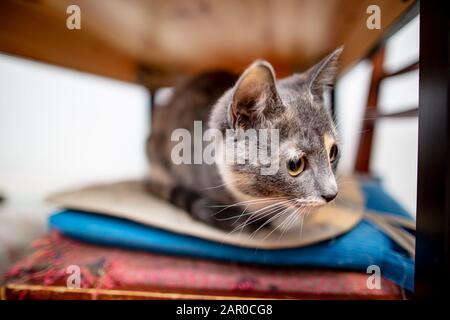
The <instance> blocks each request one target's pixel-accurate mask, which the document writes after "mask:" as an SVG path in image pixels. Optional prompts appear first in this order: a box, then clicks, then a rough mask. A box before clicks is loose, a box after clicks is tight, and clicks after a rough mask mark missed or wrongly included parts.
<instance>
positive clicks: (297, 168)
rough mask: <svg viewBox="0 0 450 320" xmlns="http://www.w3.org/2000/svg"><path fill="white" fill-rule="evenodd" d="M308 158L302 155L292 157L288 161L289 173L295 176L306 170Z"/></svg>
mask: <svg viewBox="0 0 450 320" xmlns="http://www.w3.org/2000/svg"><path fill="white" fill-rule="evenodd" d="M305 164H306V160H305V157H301V158H298V159H291V160H289V161H288V162H287V164H286V166H287V170H288V172H289V174H290V175H291V176H293V177H296V176H298V175H299V174H300V173H302V172H303V170H305Z"/></svg>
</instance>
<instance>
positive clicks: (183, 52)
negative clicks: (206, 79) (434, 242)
mask: <svg viewBox="0 0 450 320" xmlns="http://www.w3.org/2000/svg"><path fill="white" fill-rule="evenodd" d="M413 2H414V1H413V0H409V1H408V0H406V1H394V0H373V1H372V0H370V1H369V0H365V1H360V0H328V1H326V2H323V1H315V0H303V1H298V0H281V1H280V0H265V1H260V0H247V1H241V0H227V1H216V0H192V1H183V0H173V1H158V0H149V1H144V0H128V1H121V0H108V1H107V2H106V1H92V0H46V1H43V0H41V1H12V0H4V1H2V2H1V4H0V20H1V21H0V27H1V29H0V51H4V52H9V53H12V54H18V55H22V56H26V57H31V58H35V59H39V60H43V61H46V62H51V63H55V64H59V65H63V66H68V67H72V68H75V69H79V70H86V71H89V72H93V73H98V74H103V75H108V76H111V77H115V78H119V79H123V80H128V81H137V77H136V70H137V66H140V67H139V69H140V70H149V71H150V72H151V73H152V74H156V75H157V77H158V78H160V77H162V78H165V79H166V80H167V79H169V80H168V81H169V82H170V81H173V80H170V79H172V75H180V74H184V75H186V74H193V73H197V72H201V71H205V70H210V69H228V70H233V71H241V70H242V69H243V68H244V67H245V66H247V65H248V64H249V63H251V62H252V61H253V60H255V59H258V58H262V59H267V60H269V61H270V62H272V63H273V65H274V67H275V69H276V70H277V74H278V75H279V76H285V75H287V74H289V73H291V72H293V71H300V70H304V69H305V68H307V67H309V66H311V65H312V64H314V63H316V62H317V61H319V60H320V59H321V58H322V57H323V56H325V55H326V54H327V53H328V52H330V51H332V50H334V49H335V48H336V47H338V46H341V45H342V44H344V45H345V48H346V49H345V50H344V53H343V56H342V68H341V70H345V69H346V68H347V67H348V66H350V65H351V64H352V63H353V62H355V61H357V60H359V59H361V58H362V57H364V56H365V55H366V54H367V53H368V52H369V51H370V50H371V48H373V46H374V44H375V43H376V42H377V41H378V40H379V39H380V38H381V37H382V35H383V34H384V33H385V31H386V30H387V29H388V28H389V27H390V26H391V25H392V24H393V22H394V21H395V20H396V19H398V17H400V16H401V15H402V14H403V13H404V12H405V11H406V10H407V9H408V8H409V7H410V5H411V4H412V3H413ZM70 4H77V5H79V6H80V8H81V16H82V30H79V31H69V30H67V29H66V28H65V19H66V13H65V11H66V8H67V6H68V5H70ZM370 4H377V5H379V6H380V8H381V12H382V13H381V14H382V29H381V30H368V29H367V27H366V19H367V17H368V15H367V13H366V8H367V6H368V5H370ZM133 73H134V74H133ZM167 75H169V77H167ZM175 78H176V77H175ZM153 82H155V83H157V82H158V81H153Z"/></svg>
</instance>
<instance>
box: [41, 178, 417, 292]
mask: <svg viewBox="0 0 450 320" xmlns="http://www.w3.org/2000/svg"><path fill="white" fill-rule="evenodd" d="M362 189H363V192H364V194H365V196H366V199H367V208H369V209H372V210H380V211H387V212H390V213H393V214H398V215H400V216H404V217H410V216H409V214H408V213H407V212H406V211H405V210H404V209H403V208H402V207H401V206H400V205H399V204H398V203H396V202H395V201H394V200H393V199H392V198H391V197H390V196H389V195H387V194H386V193H385V192H384V191H383V189H382V188H381V186H380V184H379V183H378V182H376V181H374V182H365V183H364V184H363V186H362ZM49 224H50V228H51V229H55V230H58V231H60V232H61V233H63V234H65V235H67V236H70V237H74V238H77V239H80V240H84V241H88V242H93V243H97V244H103V245H111V246H119V247H125V248H133V249H143V250H148V251H153V252H159V253H166V254H175V255H182V256H194V257H203V258H208V259H217V260H224V261H235V262H243V263H252V264H264V265H289V266H313V267H326V268H338V269H347V270H360V271H363V272H366V270H367V267H368V266H369V265H377V266H379V267H380V269H381V273H382V275H383V276H384V277H386V278H388V279H390V280H392V281H394V282H395V283H397V284H399V285H400V286H402V287H404V288H405V289H407V290H410V291H412V290H413V287H414V282H413V281H414V262H413V260H412V259H411V258H409V257H408V256H407V254H406V253H405V252H403V251H402V250H401V249H399V248H398V246H396V245H395V243H393V242H392V241H391V240H390V239H389V238H388V237H387V236H385V235H384V234H383V233H382V232H381V231H380V230H378V229H377V228H376V227H375V226H374V225H372V224H371V223H370V222H368V221H364V220H363V221H361V222H360V223H359V224H358V225H357V226H356V227H355V228H354V229H353V230H351V231H350V232H348V233H346V234H344V235H342V236H339V237H337V238H335V239H332V240H329V241H325V242H321V243H318V244H315V245H311V246H308V247H303V248H293V249H279V250H262V249H249V248H242V247H237V246H232V245H225V244H221V243H216V242H213V241H208V240H203V239H199V238H195V237H191V236H185V235H180V234H175V233H171V232H168V231H164V230H161V229H157V228H152V227H149V226H145V225H142V224H139V223H135V222H131V221H128V220H124V219H119V218H114V217H110V216H105V215H98V214H93V213H87V212H81V211H75V210H63V211H60V212H58V213H56V214H54V215H52V216H51V217H50V218H49Z"/></svg>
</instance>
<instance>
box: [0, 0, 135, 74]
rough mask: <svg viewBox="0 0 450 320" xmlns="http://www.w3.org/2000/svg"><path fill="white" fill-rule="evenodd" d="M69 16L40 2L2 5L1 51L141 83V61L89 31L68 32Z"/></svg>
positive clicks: (8, 0)
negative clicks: (138, 76)
mask: <svg viewBox="0 0 450 320" xmlns="http://www.w3.org/2000/svg"><path fill="white" fill-rule="evenodd" d="M65 19H66V13H65V10H64V11H60V12H58V11H57V12H54V11H52V10H48V8H47V7H45V6H44V5H43V4H42V3H40V2H33V1H27V2H24V1H10V0H4V1H1V2H0V52H5V53H9V54H13V55H18V56H23V57H26V58H30V59H35V60H39V61H43V62H47V63H51V64H56V65H59V66H63V67H68V68H73V69H76V70H80V71H86V72H90V73H94V74H98V75H102V76H106V77H111V78H116V79H119V80H124V81H131V82H135V81H136V80H137V78H136V76H137V72H136V70H137V61H136V60H135V59H133V58H132V57H130V56H129V55H128V54H125V53H123V52H120V51H119V50H117V49H116V48H114V47H112V46H111V45H110V44H109V43H107V42H105V41H103V40H102V39H99V38H98V37H96V36H95V35H93V34H92V33H90V32H89V31H88V30H74V31H71V30H68V29H67V28H66V20H65Z"/></svg>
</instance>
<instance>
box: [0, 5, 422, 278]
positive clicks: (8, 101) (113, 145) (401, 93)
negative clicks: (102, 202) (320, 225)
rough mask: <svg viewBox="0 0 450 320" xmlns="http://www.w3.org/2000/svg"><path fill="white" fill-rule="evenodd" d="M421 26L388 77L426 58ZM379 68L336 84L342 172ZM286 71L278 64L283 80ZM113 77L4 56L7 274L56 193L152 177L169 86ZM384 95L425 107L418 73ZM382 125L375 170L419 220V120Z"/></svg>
mask: <svg viewBox="0 0 450 320" xmlns="http://www.w3.org/2000/svg"><path fill="white" fill-rule="evenodd" d="M86 14H88V13H86ZM418 21H419V17H418V16H416V17H415V18H414V19H413V20H411V21H410V22H409V23H407V24H406V25H404V26H403V27H402V28H401V29H400V30H398V31H397V32H396V33H395V34H393V35H392V36H391V37H390V38H389V39H388V40H387V42H386V55H385V60H384V68H385V69H386V70H391V71H395V70H399V69H401V68H403V67H404V66H407V65H409V64H411V63H413V62H415V61H418V58H419V43H418V41H419V23H418ZM157 32H158V30H153V33H157ZM0 40H1V38H0ZM330 46H331V45H330ZM296 50H298V51H301V50H302V48H297V49H296ZM346 50H351V48H348V47H346ZM0 51H1V50H0ZM304 52H305V55H307V54H309V49H308V48H307V47H305V49H304ZM323 52H324V53H325V51H324V50H323ZM257 54H258V52H256V53H254V55H255V57H257ZM266 58H267V59H268V60H269V61H270V60H271V59H270V56H269V57H266ZM238 65H239V64H238ZM242 65H245V63H244V62H243V63H242ZM275 67H276V64H275ZM305 67H307V65H302V66H301V67H299V69H305ZM276 68H277V67H276ZM372 68H373V67H372V64H371V63H370V61H368V60H367V59H362V60H360V61H358V62H356V63H353V64H351V65H348V66H347V68H346V70H345V72H343V73H342V74H341V76H340V78H339V80H338V82H337V85H336V89H335V104H336V119H337V123H338V126H339V131H340V134H341V140H342V146H343V147H342V149H341V150H342V158H341V162H340V167H339V171H340V173H341V174H350V173H352V172H353V171H354V166H355V159H356V153H357V148H358V142H359V139H360V136H361V131H362V130H363V128H362V119H364V117H365V108H366V104H367V96H368V91H369V85H370V80H371V74H372ZM237 70H239V69H237ZM286 70H287V69H286V68H284V67H283V66H282V65H280V74H281V75H285V74H286V73H289V72H288V71H286ZM193 72H195V71H193ZM113 78H114V77H112V78H110V77H105V76H102V75H93V74H91V73H86V72H82V71H76V70H73V69H68V68H65V67H60V66H56V65H50V64H46V63H43V62H37V61H33V60H29V59H24V58H20V57H18V56H15V55H9V54H6V53H0V194H1V195H2V196H3V197H4V201H3V202H2V204H0V272H2V271H5V269H6V268H7V266H8V265H10V263H11V262H12V261H14V260H15V259H17V258H18V257H19V256H21V255H22V254H23V253H24V250H25V248H26V247H27V246H28V244H29V242H30V240H32V239H35V238H37V237H38V236H40V235H41V234H43V233H44V232H45V231H46V218H47V216H48V214H49V212H51V210H52V209H53V208H52V207H51V206H50V205H48V204H47V203H45V201H44V199H45V197H46V196H47V195H48V194H49V193H51V192H54V191H59V190H61V189H66V188H75V187H79V186H83V185H87V184H91V183H96V182H109V181H115V180H122V179H128V178H139V177H143V176H144V175H145V174H146V171H147V165H146V159H145V154H144V145H145V139H146V137H147V135H148V133H149V131H150V130H151V127H150V118H151V112H150V111H151V109H150V106H151V103H152V102H153V103H154V104H159V105H163V104H164V101H166V100H167V99H168V97H170V89H164V90H161V89H154V90H152V93H153V97H152V96H151V94H150V91H149V90H148V87H147V86H144V85H142V84H139V83H135V82H133V81H130V82H125V81H122V80H120V79H113ZM379 94H380V95H379V100H378V102H379V105H380V106H381V107H380V108H381V111H383V112H398V111H402V110H405V109H407V108H409V107H411V106H417V104H418V71H417V70H416V71H413V72H408V73H406V74H404V75H401V76H399V77H396V78H392V79H387V80H386V81H383V83H382V85H381V87H380V93H379ZM376 126H377V130H376V131H375V135H374V142H373V143H374V144H373V150H372V157H371V160H370V169H371V172H372V174H373V175H376V176H378V177H380V178H381V179H382V181H383V184H384V186H385V188H386V189H387V191H388V192H389V193H390V194H391V195H392V196H393V197H394V198H396V199H397V200H398V201H399V202H400V203H401V204H402V205H403V206H404V207H405V208H406V209H407V210H408V211H409V212H410V213H411V214H412V215H415V211H416V170H417V118H404V119H400V120H398V119H395V120H391V119H382V120H380V121H378V122H377V125H376Z"/></svg>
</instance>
